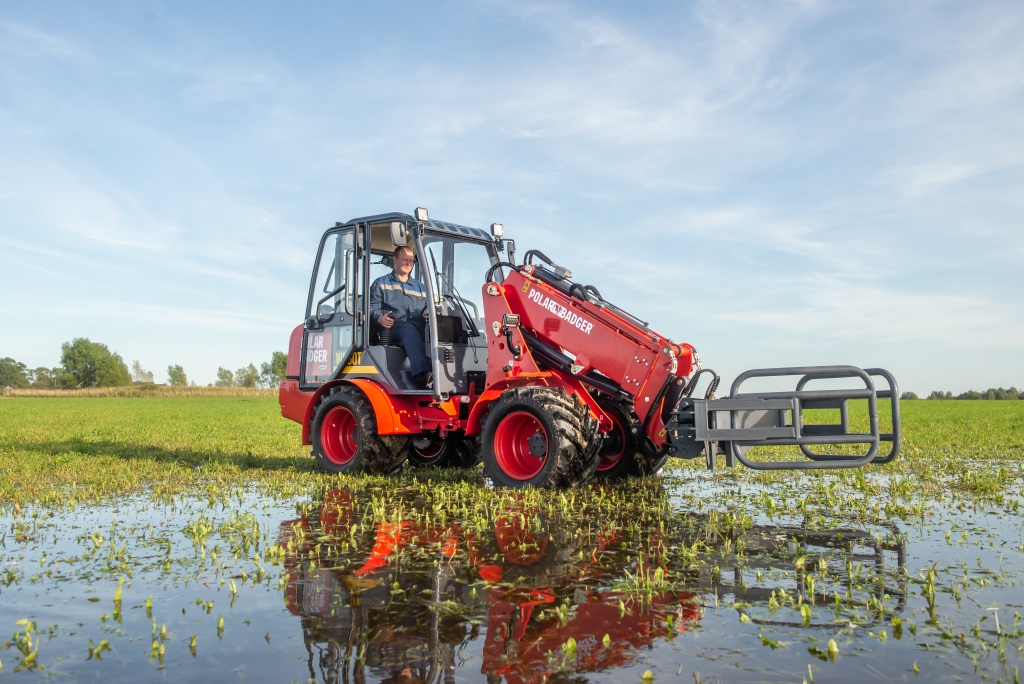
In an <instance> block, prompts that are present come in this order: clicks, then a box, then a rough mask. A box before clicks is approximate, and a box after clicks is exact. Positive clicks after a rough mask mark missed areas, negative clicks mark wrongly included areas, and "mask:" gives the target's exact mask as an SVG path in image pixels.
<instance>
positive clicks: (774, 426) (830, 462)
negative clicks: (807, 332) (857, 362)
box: [666, 366, 900, 470]
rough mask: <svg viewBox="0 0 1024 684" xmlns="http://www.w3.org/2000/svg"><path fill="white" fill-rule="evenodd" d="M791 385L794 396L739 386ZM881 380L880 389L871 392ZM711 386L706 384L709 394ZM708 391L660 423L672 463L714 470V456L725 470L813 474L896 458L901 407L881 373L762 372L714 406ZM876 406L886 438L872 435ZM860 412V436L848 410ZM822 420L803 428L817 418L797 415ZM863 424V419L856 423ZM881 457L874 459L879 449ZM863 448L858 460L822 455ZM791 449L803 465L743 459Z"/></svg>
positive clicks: (825, 369) (877, 432)
mask: <svg viewBox="0 0 1024 684" xmlns="http://www.w3.org/2000/svg"><path fill="white" fill-rule="evenodd" d="M786 377H790V378H793V377H795V378H798V379H797V381H796V386H795V389H793V390H790V391H781V392H745V391H742V386H743V384H744V383H745V382H746V381H748V380H750V379H752V378H786ZM879 378H880V379H881V380H882V381H884V384H885V385H886V387H884V388H882V389H876V388H875V380H874V379H879ZM829 380H831V381H842V380H846V381H847V383H849V382H850V381H854V382H855V383H856V382H858V381H859V383H863V387H853V388H842V389H808V385H809V384H812V383H816V384H821V383H822V382H824V381H829ZM715 384H717V381H716V382H715V383H713V386H714V385H715ZM713 386H712V388H711V389H710V390H709V392H708V393H707V394H708V396H707V397H706V398H704V399H694V398H690V397H689V396H683V397H681V398H680V399H679V400H678V403H677V405H676V407H675V409H674V410H672V411H671V413H670V414H669V419H668V420H667V422H666V429H667V431H668V435H667V437H668V445H669V453H671V454H672V455H673V456H676V457H679V458H697V457H699V456H700V455H701V454H703V455H704V456H705V458H706V459H707V464H708V468H709V469H714V467H715V465H716V457H717V455H718V453H719V451H721V453H722V454H724V455H725V460H726V465H727V466H730V467H731V466H734V465H735V464H736V463H737V462H738V463H741V464H743V465H745V466H747V467H748V468H754V469H755V470H815V469H823V468H857V467H860V466H864V465H868V464H883V463H889V462H890V461H892V460H893V459H894V458H896V456H897V455H898V454H899V450H900V403H899V392H898V389H897V386H896V380H895V378H894V377H893V376H892V374H891V373H889V372H888V371H886V370H882V369H880V368H870V369H861V368H857V367H854V366H796V367H788V368H762V369H756V370H749V371H746V372H745V373H742V374H740V375H739V376H738V377H737V378H736V380H735V381H734V382H733V384H732V387H731V388H730V394H729V396H728V397H725V398H722V399H715V398H713ZM879 400H888V401H889V411H890V417H891V428H889V429H890V430H891V431H890V432H882V430H881V428H880V427H879V418H878V412H879V403H880V401H879ZM853 406H856V407H858V410H863V411H866V414H867V415H866V420H867V431H854V429H853V427H852V426H851V421H850V418H851V407H853ZM805 410H811V411H822V412H827V413H825V414H824V415H826V416H829V417H831V418H833V422H816V421H815V422H808V421H807V418H812V417H813V418H820V417H821V416H822V413H818V414H815V415H813V416H811V415H807V416H805V414H804V411H805ZM862 419H863V418H862ZM883 443H885V444H888V445H889V448H888V451H887V452H886V453H884V454H879V449H880V447H881V446H882V444H883ZM856 444H860V445H865V448H866V451H865V452H864V453H859V454H849V453H828V452H822V451H820V450H819V449H820V447H823V446H839V447H842V446H843V445H856ZM783 446H798V447H799V448H800V452H801V453H802V455H803V457H804V458H803V459H802V460H795V461H793V460H789V461H772V460H754V459H752V458H748V457H747V452H748V451H750V450H751V449H753V448H755V447H783Z"/></svg>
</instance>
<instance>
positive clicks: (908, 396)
mask: <svg viewBox="0 0 1024 684" xmlns="http://www.w3.org/2000/svg"><path fill="white" fill-rule="evenodd" d="M900 399H901V400H905V399H917V395H916V394H914V393H913V392H904V393H903V394H901V395H900Z"/></svg>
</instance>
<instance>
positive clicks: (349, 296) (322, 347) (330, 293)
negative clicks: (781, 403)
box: [299, 225, 362, 386]
mask: <svg viewBox="0 0 1024 684" xmlns="http://www.w3.org/2000/svg"><path fill="white" fill-rule="evenodd" d="M357 232H358V229H357V227H356V226H353V225H349V226H341V227H339V228H338V229H337V230H334V231H331V232H329V233H327V234H326V235H324V238H323V241H322V242H321V243H320V251H319V252H318V253H317V263H316V268H315V269H314V270H313V280H312V282H311V283H310V288H309V303H308V307H307V311H306V323H305V329H304V330H303V333H302V368H301V376H300V380H299V383H300V385H302V386H315V385H322V384H324V383H325V382H327V381H328V380H330V379H331V378H332V377H334V376H335V374H336V373H337V372H338V369H339V368H340V367H341V365H342V364H343V363H344V362H345V361H346V359H348V357H349V356H350V355H351V353H352V350H353V346H354V344H355V342H354V341H355V340H356V339H357V338H356V329H355V326H356V319H357V315H356V313H357V306H358V303H360V302H361V301H362V297H361V296H360V290H361V280H362V279H361V278H360V277H359V259H358V251H357V249H356V245H357V244H358V236H357Z"/></svg>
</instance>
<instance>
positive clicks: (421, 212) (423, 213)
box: [416, 207, 430, 223]
mask: <svg viewBox="0 0 1024 684" xmlns="http://www.w3.org/2000/svg"><path fill="white" fill-rule="evenodd" d="M416 220H417V221H419V222H420V223H426V222H427V221H429V220H430V214H429V213H427V208H426V207H416Z"/></svg>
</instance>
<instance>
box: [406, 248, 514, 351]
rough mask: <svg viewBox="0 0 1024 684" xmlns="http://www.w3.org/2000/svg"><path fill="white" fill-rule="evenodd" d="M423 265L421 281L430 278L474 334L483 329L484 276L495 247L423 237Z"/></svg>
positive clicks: (419, 271)
mask: <svg viewBox="0 0 1024 684" xmlns="http://www.w3.org/2000/svg"><path fill="white" fill-rule="evenodd" d="M423 247H424V249H425V250H426V254H425V259H424V260H425V262H426V263H419V264H417V268H418V275H419V276H420V278H421V279H426V278H430V279H431V280H432V282H433V284H434V288H435V289H436V291H437V292H438V293H439V294H440V295H441V297H442V298H443V299H444V302H445V304H446V305H447V306H448V308H449V309H451V310H452V311H453V313H455V312H458V313H459V314H460V315H462V316H464V317H468V319H469V321H468V322H469V323H472V325H473V327H474V328H476V333H477V334H479V331H481V330H483V315H484V304H483V292H482V287H483V284H484V276H485V275H487V269H489V268H490V267H491V264H492V263H494V260H495V257H494V254H493V250H494V247H493V246H492V245H490V244H483V243H479V242H466V241H464V240H458V239H455V238H451V237H446V236H439V235H429V234H428V235H425V236H424V238H423Z"/></svg>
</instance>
